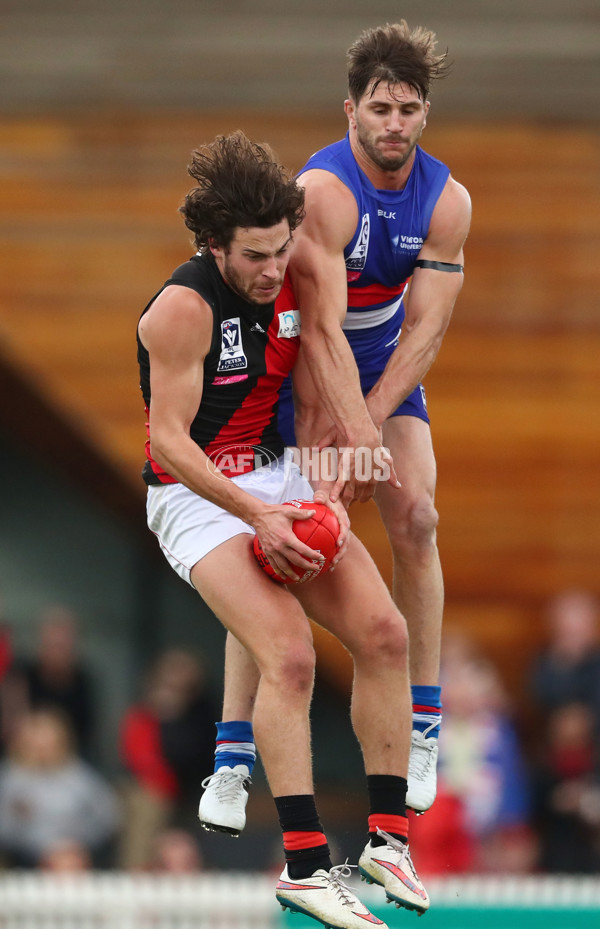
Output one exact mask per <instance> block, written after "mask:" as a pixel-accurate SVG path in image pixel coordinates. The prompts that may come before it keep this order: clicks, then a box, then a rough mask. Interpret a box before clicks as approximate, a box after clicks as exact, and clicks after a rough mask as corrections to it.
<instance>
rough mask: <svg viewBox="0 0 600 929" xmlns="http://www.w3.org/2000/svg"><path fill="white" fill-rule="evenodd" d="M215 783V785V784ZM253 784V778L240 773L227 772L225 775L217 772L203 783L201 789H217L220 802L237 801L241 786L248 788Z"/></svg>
mask: <svg viewBox="0 0 600 929" xmlns="http://www.w3.org/2000/svg"><path fill="white" fill-rule="evenodd" d="M213 782H214V783H213ZM251 783H252V778H250V777H248V776H246V775H244V774H240V773H239V771H226V772H225V773H224V774H221V773H219V771H215V773H214V774H209V775H208V777H205V778H204V780H203V781H202V784H201V785H200V786H201V787H204V788H206V787H212V786H214V788H215V793H216V795H217V797H218V799H219V800H235V799H236V796H237V793H238V792H239V788H240V786H242V787H246V786H247V785H249V784H251Z"/></svg>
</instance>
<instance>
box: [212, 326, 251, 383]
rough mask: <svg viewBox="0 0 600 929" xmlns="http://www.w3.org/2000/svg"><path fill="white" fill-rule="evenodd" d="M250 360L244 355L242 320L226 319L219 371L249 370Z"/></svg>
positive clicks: (222, 332) (222, 333)
mask: <svg viewBox="0 0 600 929" xmlns="http://www.w3.org/2000/svg"><path fill="white" fill-rule="evenodd" d="M247 367H248V359H247V358H246V356H245V354H244V346H243V345H242V330H241V327H240V318H239V316H236V317H235V318H234V319H224V320H223V322H222V323H221V355H220V357H219V364H218V365H217V371H236V370H237V369H238V368H247Z"/></svg>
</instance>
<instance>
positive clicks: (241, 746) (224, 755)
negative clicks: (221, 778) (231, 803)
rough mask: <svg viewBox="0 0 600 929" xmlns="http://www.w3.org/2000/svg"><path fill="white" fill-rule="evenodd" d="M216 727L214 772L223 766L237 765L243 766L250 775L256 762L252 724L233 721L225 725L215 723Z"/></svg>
mask: <svg viewBox="0 0 600 929" xmlns="http://www.w3.org/2000/svg"><path fill="white" fill-rule="evenodd" d="M216 726H217V747H216V749H215V771H218V770H219V768H222V767H224V766H225V765H227V766H228V767H230V768H234V767H235V766H236V765H237V764H245V765H246V767H247V768H248V771H249V773H250V774H252V769H253V768H254V763H255V761H256V746H255V745H254V733H253V731H252V723H250V722H246V721H244V720H233V721H232V722H227V723H216Z"/></svg>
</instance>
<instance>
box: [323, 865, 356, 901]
mask: <svg viewBox="0 0 600 929" xmlns="http://www.w3.org/2000/svg"><path fill="white" fill-rule="evenodd" d="M356 867H358V866H357V865H355V864H348V859H347V858H346V860H345V862H344V864H339V865H336V866H335V867H334V868H331V870H330V871H329V876H328V880H329V883H330V884H331V886H332V887H333V889H334V891H335V892H336V894H337V895H338V897H339V898H340V900H341V902H342V905H343V906H355V905H356V896H355V894H353V893H352V891H351V890H350V888H349V887H348V886H347V885H346V884H344V882H343V880H342V877H350V875H351V874H352V871H351V870H350V869H351V868H356Z"/></svg>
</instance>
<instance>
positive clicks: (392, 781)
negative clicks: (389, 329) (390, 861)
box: [367, 774, 408, 847]
mask: <svg viewBox="0 0 600 929" xmlns="http://www.w3.org/2000/svg"><path fill="white" fill-rule="evenodd" d="M407 786H408V785H407V783H406V778H404V777H398V776H396V775H394V774H368V775H367V788H368V791H369V802H370V814H369V839H370V840H371V845H373V846H374V847H377V846H380V845H385V839H383V838H382V837H381V836H380V835H378V833H377V829H378V828H379V829H381V830H382V831H383V832H387V833H388V835H391V836H393V837H394V838H395V839H400V841H402V842H406V839H407V834H408V820H407V818H406V805H405V801H406V790H407Z"/></svg>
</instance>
